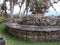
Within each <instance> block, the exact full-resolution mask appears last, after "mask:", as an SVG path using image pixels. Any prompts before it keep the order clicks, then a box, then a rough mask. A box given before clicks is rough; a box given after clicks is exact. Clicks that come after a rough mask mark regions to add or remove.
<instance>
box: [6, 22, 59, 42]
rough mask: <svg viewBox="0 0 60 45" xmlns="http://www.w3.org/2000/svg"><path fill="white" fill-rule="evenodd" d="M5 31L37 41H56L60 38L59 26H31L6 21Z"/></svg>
mask: <svg viewBox="0 0 60 45" xmlns="http://www.w3.org/2000/svg"><path fill="white" fill-rule="evenodd" d="M6 27H7V31H8V32H9V33H10V34H12V35H14V36H16V37H18V38H20V39H24V40H25V39H29V40H33V41H34V40H37V41H57V40H60V26H32V25H18V24H16V23H12V22H7V23H6Z"/></svg>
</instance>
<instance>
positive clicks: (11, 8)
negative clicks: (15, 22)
mask: <svg viewBox="0 0 60 45" xmlns="http://www.w3.org/2000/svg"><path fill="white" fill-rule="evenodd" d="M10 14H11V18H13V0H10Z"/></svg>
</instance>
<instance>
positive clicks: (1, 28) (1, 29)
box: [0, 23, 60, 45]
mask: <svg viewBox="0 0 60 45" xmlns="http://www.w3.org/2000/svg"><path fill="white" fill-rule="evenodd" d="M0 33H1V34H2V35H4V36H5V37H6V39H7V45H60V41H58V42H57V41H56V42H30V41H21V40H20V39H17V38H15V37H13V36H11V35H9V34H8V33H6V31H5V25H4V24H3V23H1V24H0Z"/></svg>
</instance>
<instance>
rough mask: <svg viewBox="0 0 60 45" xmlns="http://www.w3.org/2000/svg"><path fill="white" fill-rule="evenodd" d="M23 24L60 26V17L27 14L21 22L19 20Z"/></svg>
mask: <svg viewBox="0 0 60 45" xmlns="http://www.w3.org/2000/svg"><path fill="white" fill-rule="evenodd" d="M18 23H19V24H22V25H37V26H56V25H57V26H60V17H54V16H53V17H51V16H50V17H41V18H37V17H33V16H26V17H24V18H23V20H22V21H21V22H18Z"/></svg>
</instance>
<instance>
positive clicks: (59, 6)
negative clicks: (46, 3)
mask: <svg viewBox="0 0 60 45" xmlns="http://www.w3.org/2000/svg"><path fill="white" fill-rule="evenodd" d="M56 1H57V0H56ZM2 2H3V0H0V4H1V3H2ZM7 6H8V9H9V2H7ZM53 6H54V8H55V9H56V11H54V9H53V8H52V7H50V8H49V9H48V10H49V11H48V13H45V16H48V15H55V16H56V15H60V2H58V3H57V4H53ZM21 9H22V10H21V12H22V13H23V10H24V9H25V3H24V4H23V6H22V8H21ZM8 12H9V11H8ZM16 13H19V6H18V5H15V6H14V14H16ZM28 14H31V12H29V13H28Z"/></svg>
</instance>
